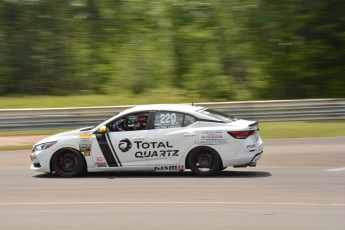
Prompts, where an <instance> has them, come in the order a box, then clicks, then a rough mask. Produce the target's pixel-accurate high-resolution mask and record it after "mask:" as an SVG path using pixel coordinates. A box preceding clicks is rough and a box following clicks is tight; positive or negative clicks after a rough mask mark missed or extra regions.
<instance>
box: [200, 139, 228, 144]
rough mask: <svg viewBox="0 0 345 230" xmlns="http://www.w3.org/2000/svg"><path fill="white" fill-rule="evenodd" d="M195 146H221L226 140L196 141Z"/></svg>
mask: <svg viewBox="0 0 345 230" xmlns="http://www.w3.org/2000/svg"><path fill="white" fill-rule="evenodd" d="M195 144H197V145H222V144H226V140H196V141H195Z"/></svg>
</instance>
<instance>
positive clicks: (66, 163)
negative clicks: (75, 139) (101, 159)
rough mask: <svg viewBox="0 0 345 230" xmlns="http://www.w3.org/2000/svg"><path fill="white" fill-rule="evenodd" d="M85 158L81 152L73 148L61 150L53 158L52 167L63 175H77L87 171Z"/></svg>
mask: <svg viewBox="0 0 345 230" xmlns="http://www.w3.org/2000/svg"><path fill="white" fill-rule="evenodd" d="M85 167H86V165H85V160H84V157H83V156H82V155H81V153H79V152H77V151H75V150H72V149H67V150H61V151H59V152H57V153H55V154H54V156H53V158H52V168H53V170H54V171H55V173H56V174H58V175H59V176H61V177H75V176H79V175H81V174H82V173H83V172H84V171H85Z"/></svg>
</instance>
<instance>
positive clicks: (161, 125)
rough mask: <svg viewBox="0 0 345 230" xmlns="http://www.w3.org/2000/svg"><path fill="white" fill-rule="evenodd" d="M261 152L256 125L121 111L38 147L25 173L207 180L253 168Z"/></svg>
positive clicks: (201, 111) (190, 114)
mask: <svg viewBox="0 0 345 230" xmlns="http://www.w3.org/2000/svg"><path fill="white" fill-rule="evenodd" d="M262 152H263V145H262V140H261V138H260V136H259V127H258V122H254V121H247V120H241V119H237V118H234V117H232V116H229V115H226V114H222V113H220V112H217V111H214V110H210V109H206V108H203V107H199V106H192V105H163V104H160V105H145V106H138V107H134V108H131V109H127V110H125V111H123V112H121V113H119V114H117V115H116V116H114V117H112V118H110V119H109V120H107V121H104V122H103V123H101V124H100V125H98V126H96V127H88V128H83V129H78V130H74V131H69V132H64V133H60V134H56V135H53V136H50V137H48V138H45V139H43V140H41V141H39V142H38V143H37V144H35V145H34V147H33V149H32V153H31V155H30V156H31V163H32V164H31V169H32V170H35V171H38V172H47V173H51V172H55V173H56V174H58V175H59V176H62V177H74V176H79V175H82V174H84V173H86V172H98V171H131V170H141V171H160V170H169V171H171V170H177V171H183V170H185V169H190V170H191V171H192V173H193V174H195V175H198V176H210V175H214V174H216V173H217V172H219V171H221V170H223V169H225V168H227V167H229V166H234V167H246V166H256V162H257V161H258V160H259V159H260V158H261V156H262Z"/></svg>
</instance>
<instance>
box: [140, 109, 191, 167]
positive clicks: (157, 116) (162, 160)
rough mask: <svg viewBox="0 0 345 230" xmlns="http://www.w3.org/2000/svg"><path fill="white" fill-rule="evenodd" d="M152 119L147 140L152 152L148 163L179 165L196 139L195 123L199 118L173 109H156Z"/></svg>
mask: <svg viewBox="0 0 345 230" xmlns="http://www.w3.org/2000/svg"><path fill="white" fill-rule="evenodd" d="M152 119H153V121H152V123H151V124H152V125H151V127H150V128H151V129H150V130H149V131H148V135H147V142H148V143H150V147H151V154H150V155H148V157H147V159H148V165H149V166H159V165H169V166H177V165H178V164H179V163H180V161H181V157H182V156H183V155H184V154H185V153H186V151H187V150H188V149H189V147H190V146H191V145H192V143H193V142H194V141H195V140H196V137H197V133H196V129H195V127H193V124H194V123H195V122H196V121H197V119H196V118H195V117H193V116H191V115H188V114H184V113H178V112H173V111H156V112H155V113H154V115H153V116H152Z"/></svg>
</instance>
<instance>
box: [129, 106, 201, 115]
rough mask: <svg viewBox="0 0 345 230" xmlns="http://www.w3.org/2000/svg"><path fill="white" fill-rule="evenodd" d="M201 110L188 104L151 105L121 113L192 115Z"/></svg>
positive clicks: (199, 107)
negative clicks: (154, 112) (165, 112)
mask: <svg viewBox="0 0 345 230" xmlns="http://www.w3.org/2000/svg"><path fill="white" fill-rule="evenodd" d="M200 109H203V107H201V106H193V105H190V104H152V105H139V106H136V107H133V108H130V109H126V110H124V111H123V113H133V112H140V111H156V110H160V111H162V110H163V111H175V112H182V113H194V112H196V111H197V110H200Z"/></svg>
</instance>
